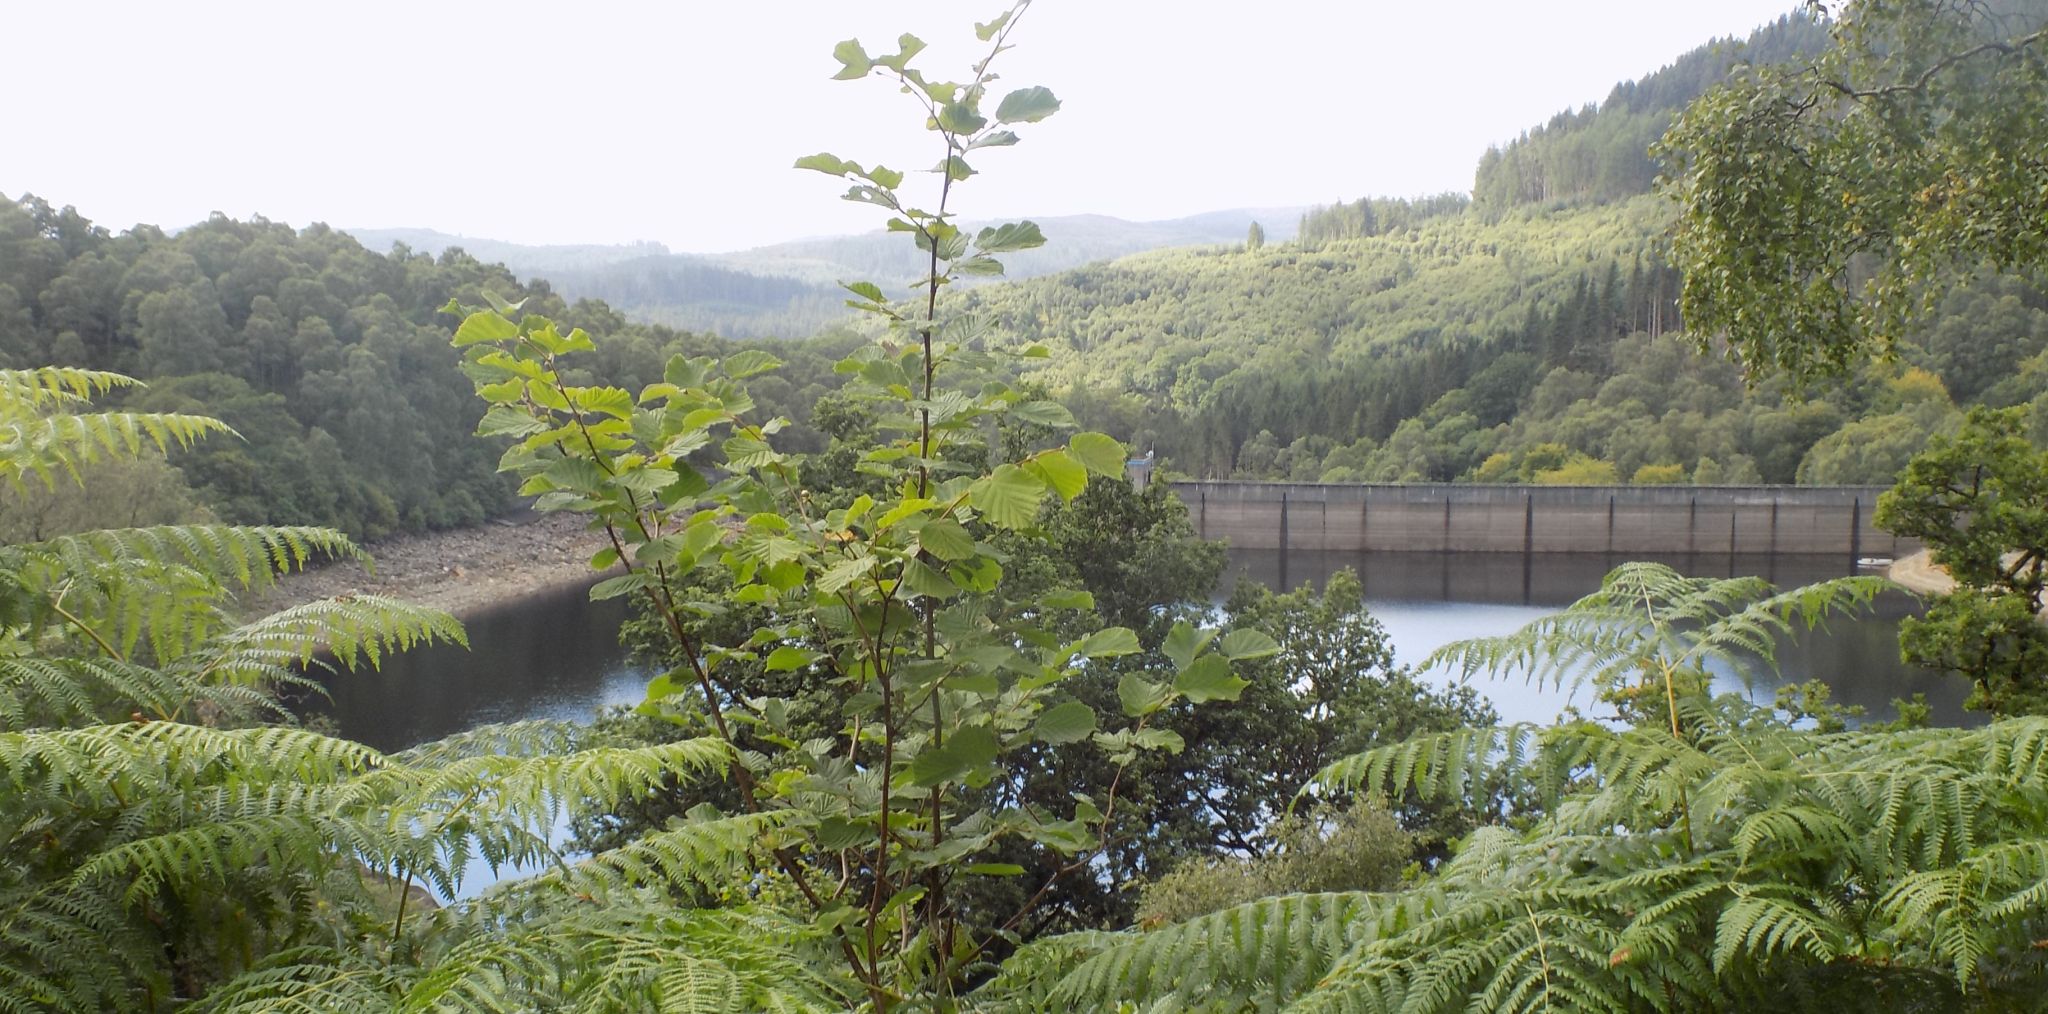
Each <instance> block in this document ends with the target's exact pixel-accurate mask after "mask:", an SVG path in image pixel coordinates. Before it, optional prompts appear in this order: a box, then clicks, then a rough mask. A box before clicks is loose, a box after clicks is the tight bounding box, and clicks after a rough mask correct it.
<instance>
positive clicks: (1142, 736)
mask: <svg viewBox="0 0 2048 1014" xmlns="http://www.w3.org/2000/svg"><path fill="white" fill-rule="evenodd" d="M1131 741H1132V742H1133V743H1136V744H1137V745H1138V746H1140V747H1142V748H1144V749H1146V750H1165V751H1166V752H1167V753H1179V752H1181V751H1182V750H1185V749H1187V746H1188V742H1187V740H1184V739H1182V738H1180V733H1177V732H1175V731H1173V730H1172V729H1140V730H1138V734H1137V735H1136V736H1133V737H1132V738H1131Z"/></svg>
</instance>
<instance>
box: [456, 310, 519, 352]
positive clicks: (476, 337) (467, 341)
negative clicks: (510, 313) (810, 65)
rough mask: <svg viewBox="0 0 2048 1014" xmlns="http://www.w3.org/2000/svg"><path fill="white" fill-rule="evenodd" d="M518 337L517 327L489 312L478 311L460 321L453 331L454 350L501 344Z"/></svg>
mask: <svg viewBox="0 0 2048 1014" xmlns="http://www.w3.org/2000/svg"><path fill="white" fill-rule="evenodd" d="M517 337H519V325H517V324H514V323H512V322H511V321H509V320H506V319H505V318H503V317H500V316H498V315H497V314H495V313H493V312H491V311H489V310H478V311H477V312H475V313H472V314H470V315H469V316H468V317H466V318H464V319H463V321H462V326H461V327H458V328H456V329H455V341H454V343H453V344H454V345H455V347H456V348H458V349H459V348H464V347H467V346H470V345H475V344H476V343H478V342H501V341H505V340H507V339H510V338H517Z"/></svg>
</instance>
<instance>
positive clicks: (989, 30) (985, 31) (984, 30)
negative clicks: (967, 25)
mask: <svg viewBox="0 0 2048 1014" xmlns="http://www.w3.org/2000/svg"><path fill="white" fill-rule="evenodd" d="M1013 13H1015V12H1014V11H1004V12H1002V13H1001V14H998V15H996V16H995V20H993V21H990V22H988V23H986V24H983V23H982V22H979V21H977V22H975V23H974V37H975V38H977V39H980V40H981V41H983V42H987V41H989V40H990V39H993V38H995V37H996V33H997V32H1000V31H1002V30H1003V26H1004V25H1007V24H1009V23H1010V15H1011V14H1013Z"/></svg>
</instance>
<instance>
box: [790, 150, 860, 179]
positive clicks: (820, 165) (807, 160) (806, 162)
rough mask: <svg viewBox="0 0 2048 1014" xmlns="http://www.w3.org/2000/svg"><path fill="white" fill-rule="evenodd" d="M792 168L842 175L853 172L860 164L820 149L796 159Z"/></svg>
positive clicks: (829, 174)
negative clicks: (817, 151)
mask: <svg viewBox="0 0 2048 1014" xmlns="http://www.w3.org/2000/svg"><path fill="white" fill-rule="evenodd" d="M794 168H797V169H811V170H814V171H816V172H821V173H824V174H825V175H827V176H844V175H846V174H847V173H850V172H854V171H856V170H858V169H860V166H859V165H856V164H855V163H852V162H848V161H846V160H845V159H843V158H840V157H839V156H837V155H833V154H829V153H827V152H822V151H821V152H819V153H817V154H816V155H805V156H804V157H802V158H800V159H797V160H796V165H795V167H794Z"/></svg>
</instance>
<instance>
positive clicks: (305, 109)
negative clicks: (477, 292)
mask: <svg viewBox="0 0 2048 1014" xmlns="http://www.w3.org/2000/svg"><path fill="white" fill-rule="evenodd" d="M1793 6H1794V2H1793V0H1653V2H1648V3H1645V2H1643V0H1547V2H1540V3H1539V2H1530V0H1512V2H1497V0H1464V2H1461V3H1455V4H1421V3H1414V2H1412V0H1409V2H1403V3H1392V2H1386V0H1320V2H1308V0H1259V2H1256V3H1245V2H1242V0H1238V2H1231V3H1216V2H1210V0H1086V2H1076V0H1038V3H1036V4H1035V5H1033V6H1032V7H1031V8H1030V9H1029V11H1028V12H1027V13H1026V14H1025V15H1024V18H1023V20H1022V21H1021V22H1020V23H1019V24H1018V26H1017V28H1016V31H1015V32H1014V33H1013V35H1012V39H1011V41H1012V42H1013V43H1015V46H1016V48H1015V49H1013V50H1012V51H1010V52H1008V53H1005V54H1003V55H1002V56H1001V57H1000V58H999V59H998V61H997V64H996V67H995V69H996V70H997V71H998V72H999V73H1000V74H1001V75H1002V78H1003V79H1002V80H1001V81H999V82H997V83H996V85H995V86H994V89H995V91H996V92H997V94H1001V93H1002V92H1004V91H1006V90H1008V89H1010V88H1015V87H1023V86H1026V85H1042V86H1045V87H1048V88H1050V89H1052V90H1053V92H1054V93H1055V94H1057V95H1058V96H1059V97H1060V99H1061V101H1062V102H1063V104H1064V107H1063V108H1062V110H1061V111H1060V113H1059V114H1058V115H1056V116H1053V117H1052V118H1050V119H1048V120H1046V121H1044V122H1042V123H1038V124H1032V125H1027V126H1026V127H1024V128H1023V129H1020V130H1019V131H1018V132H1019V133H1020V134H1021V135H1022V136H1023V142H1022V143H1021V144H1020V145H1018V146H1017V147H1015V148H1010V149H1001V150H996V151H991V152H988V153H986V157H985V158H978V159H977V160H976V168H977V169H979V170H982V172H983V173H984V175H982V176H979V177H976V178H975V179H974V180H972V181H970V182H969V184H968V185H967V186H965V187H963V188H961V189H960V191H959V192H957V194H956V201H955V207H956V208H957V209H958V210H959V211H961V212H962V213H963V214H965V215H966V216H967V217H970V218H975V219H986V218H1003V217H1017V216H1024V215H1040V216H1049V215H1063V214H1083V213H1095V214H1107V215H1115V216H1117V217H1121V218H1127V219H1134V220H1148V219H1162V218H1175V217H1179V216H1183V215H1190V214H1196V213H1199V212H1203V211H1212V210H1218V209H1223V208H1235V207H1288V206H1300V205H1312V204H1327V203H1330V202H1331V201H1335V200H1340V199H1344V200H1349V199H1355V198H1357V197H1360V196H1415V195H1420V194H1428V193H1439V192H1442V191H1447V190H1460V191H1464V190H1469V189H1470V188H1471V186H1472V170H1473V166H1474V165H1475V164H1476V162H1477V161H1478V158H1479V156H1480V154H1481V153H1483V152H1484V151H1485V150H1486V148H1487V146H1489V145H1493V144H1501V143H1504V142H1507V141H1510V140H1512V139H1513V138H1514V137H1515V136H1516V135H1517V134H1519V133H1520V132H1521V131H1523V130H1524V129H1526V128H1528V127H1530V126H1533V125H1536V124H1539V123H1541V122H1543V121H1544V120H1547V119H1549V118H1550V116H1552V115H1553V114H1555V113H1557V112H1558V111H1560V110H1562V109H1565V108H1569V107H1576V106H1580V105H1583V104H1586V103H1588V102H1597V101H1599V100H1600V99H1602V98H1605V97H1606V95H1607V93H1608V91H1609V89H1611V88H1612V87H1613V85H1614V84H1615V83H1616V82H1617V81H1621V80H1626V79H1631V78H1637V77H1641V76H1643V75H1644V74H1647V73H1649V72H1651V71H1653V70H1655V69H1657V68H1658V67H1661V66H1663V65H1665V64H1666V63H1669V62H1670V61H1671V60H1672V59H1673V58H1675V57H1677V56H1678V55H1679V54H1681V53H1683V52H1684V51H1686V50H1688V49H1690V48H1692V47H1694V46H1697V45H1699V44H1701V43H1703V42H1705V41H1707V40H1708V39H1710V38H1716V37H1722V36H1728V35H1738V36H1739V35H1746V34H1747V33H1748V32H1749V31H1750V30H1751V29H1753V28H1755V27H1756V26H1758V25H1760V24H1763V23H1765V22H1767V21H1770V20H1773V19H1775V18H1776V17H1778V16H1779V15H1780V14H1783V13H1785V12H1786V11H1788V10H1790V9H1791V8H1792V7H1793ZM1002 9H1003V6H1002V4H1001V3H1000V0H989V2H981V3H972V2H962V0H865V2H853V3H849V2H844V0H837V2H828V0H721V2H702V0H667V2H624V0H619V2H613V0H581V2H578V3H573V4H563V3H525V2H496V3H469V2H466V0H464V2H458V0H410V2H406V3H389V2H384V0H354V2H350V3H335V2H328V0H296V2H278V0H263V2H260V3H225V2H209V0H194V2H189V3H176V4H167V3H162V2H160V0H158V2H150V3H110V2H94V0H68V2H43V3H34V2H31V3H24V4H21V5H17V6H14V7H12V8H10V9H9V10H8V12H7V14H6V17H5V20H4V23H5V24H6V25H7V27H8V34H9V35H10V36H11V37H12V38H14V39H16V40H32V41H29V42H28V43H27V44H17V45H14V46H10V47H9V51H8V57H7V59H6V60H5V61H0V95H6V96H9V98H10V102H9V106H10V107H11V111H12V113H13V115H14V126H13V128H12V129H11V131H10V134H11V135H12V136H11V140H10V142H9V143H8V145H7V146H5V147H4V148H0V194H5V195H7V196H8V197H12V198H18V197H20V196H21V194H22V193H23V192H31V193H35V194H37V195H39V196H41V197H43V198H44V199H46V200H49V201H50V202H52V203H53V204H58V205H64V204H71V205H76V206H77V207H78V209H79V210H80V212H82V213H83V214H85V215H86V216H87V217H89V218H91V219H93V220H95V221H97V222H99V223H100V224H102V225H106V226H108V227H109V228H111V229H113V230H115V231H117V232H118V231H120V230H122V229H125V228H127V227H129V226H130V225H133V224H135V223H152V224H158V225H162V226H164V227H166V228H175V227H177V226H180V225H183V224H189V223H191V222H195V221H199V220H202V219H204V218H205V217H206V216H207V215H208V214H210V213H212V212H215V211H219V212H224V213H226V214H228V215H231V216H234V217H238V218H239V217H247V216H250V215H256V214H260V215H263V216H265V217H267V218H269V219H271V220H272V221H282V222H289V223H291V224H293V225H297V226H304V225H307V224H310V223H313V222H326V223H328V224H330V225H334V226H337V227H343V228H346V227H351V226H354V227H365V228H368V227H399V226H412V227H425V228H433V229H439V230H442V231H444V232H450V233H456V234H459V235H466V236H473V237H488V238H493V239H503V240H510V241H514V242H523V243H623V242H632V241H637V240H653V241H657V242H660V243H664V244H667V245H668V246H669V247H670V248H671V249H673V250H676V251H679V252H713V251H722V250H736V249H744V248H747V247H753V246H761V245H766V244H769V243H775V242H780V241H783V240H788V239H794V238H799V237H804V236H820V235H834V234H841V233H849V232H858V231H862V230H865V229H870V228H875V227H877V226H879V224H880V222H881V217H880V216H878V214H877V213H878V212H879V210H880V209H877V208H874V207H871V206H866V205H856V204H850V203H846V202H842V201H839V200H837V195H838V194H839V193H840V192H841V191H842V190H843V189H844V188H843V185H840V186H835V184H834V181H833V180H831V179H829V178H827V177H825V176H822V175H819V174H816V173H811V172H803V171H798V170H794V169H792V168H791V167H790V166H791V163H792V162H793V161H794V160H795V159H796V158H797V157H798V156H801V155H807V154H811V153H814V152H818V151H829V152H832V153H833V154H836V155H839V156H841V157H844V158H849V159H853V160H855V161H859V162H862V163H863V164H872V163H874V162H881V163H883V164H885V165H889V166H891V167H895V168H901V169H906V170H908V169H920V168H929V167H930V166H931V165H932V164H934V163H936V162H937V161H938V159H939V156H940V153H941V151H942V149H941V148H940V147H939V146H938V143H937V140H936V136H935V135H931V134H927V133H926V132H925V131H924V129H923V113H922V112H921V111H920V109H919V108H918V107H917V106H915V105H914V104H913V102H912V100H911V98H910V97H909V96H906V95H903V94H901V93H899V92H898V91H897V90H896V88H895V87H894V86H893V85H892V84H890V83H888V82H885V81H882V80H879V79H871V80H863V81H853V82H845V81H833V80H830V77H831V75H832V74H833V73H835V72H836V71H837V70H838V68H839V65H838V63H837V62H836V61H834V60H833V59H832V56H831V52H832V48H833V45H834V44H835V43H837V42H838V41H840V40H842V39H846V38H858V39H860V40H861V41H862V42H863V43H865V44H866V45H867V48H868V50H869V51H870V52H871V53H886V52H891V51H893V50H894V49H895V45H894V43H895V39H896V37H897V35H898V34H900V33H902V32H906V31H907V32H911V33H913V34H915V35H917V36H918V37H920V38H921V39H923V40H924V41H925V42H926V43H927V44H928V45H929V46H930V48H929V49H927V50H926V51H925V52H924V54H922V55H921V56H920V57H919V58H918V59H917V61H916V62H915V64H914V65H916V66H920V67H922V68H924V69H925V71H926V73H927V76H931V77H939V78H946V79H957V78H960V77H963V76H965V75H966V73H967V71H966V68H967V65H968V64H969V63H971V62H972V61H973V60H975V59H977V58H979V56H980V55H981V53H982V50H983V47H982V46H981V44H980V43H978V42H976V41H975V39H974V34H973V22H975V21H979V20H987V19H988V18H989V17H990V16H992V15H994V14H995V13H998V12H999V11H1001V10H1002ZM931 181H932V177H930V176H914V177H913V178H912V181H911V182H908V183H906V184H905V187H906V188H914V187H919V186H924V185H927V184H929V183H930V182H931ZM913 192H915V191H913ZM926 203H930V201H929V200H927V201H926Z"/></svg>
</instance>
